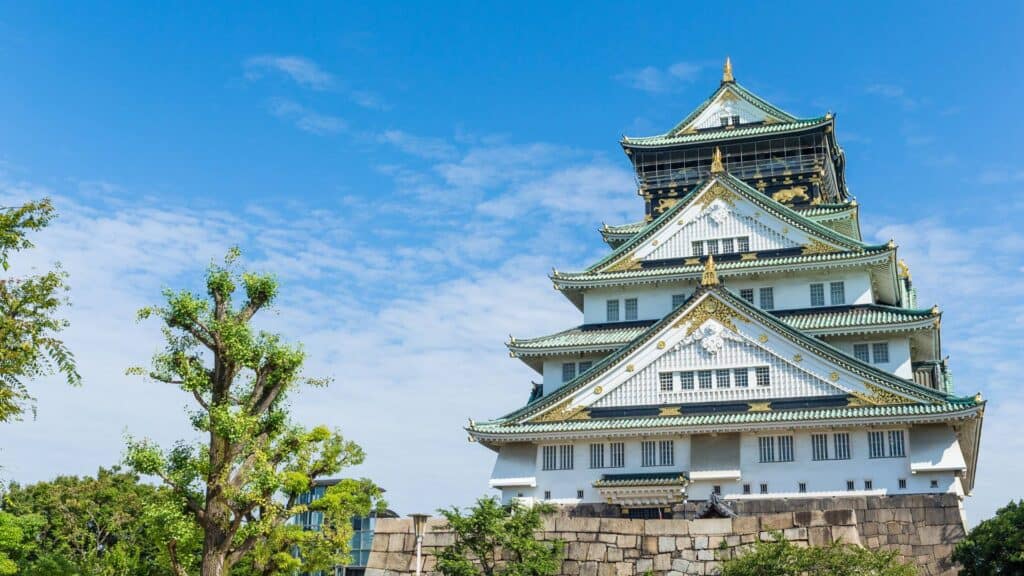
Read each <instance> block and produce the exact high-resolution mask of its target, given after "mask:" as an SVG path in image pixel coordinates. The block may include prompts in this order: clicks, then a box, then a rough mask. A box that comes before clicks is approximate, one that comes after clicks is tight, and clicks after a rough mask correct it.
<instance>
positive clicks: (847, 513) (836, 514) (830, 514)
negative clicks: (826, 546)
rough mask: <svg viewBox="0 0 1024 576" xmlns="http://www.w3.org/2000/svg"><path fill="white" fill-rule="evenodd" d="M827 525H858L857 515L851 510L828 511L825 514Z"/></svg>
mask: <svg viewBox="0 0 1024 576" xmlns="http://www.w3.org/2000/svg"><path fill="white" fill-rule="evenodd" d="M823 516H824V519H825V524H830V525H839V526H853V525H854V524H856V523H857V514H856V512H854V511H853V510H850V509H849V508H845V509H841V508H837V509H835V510H828V511H826V512H825V513H824V514H823Z"/></svg>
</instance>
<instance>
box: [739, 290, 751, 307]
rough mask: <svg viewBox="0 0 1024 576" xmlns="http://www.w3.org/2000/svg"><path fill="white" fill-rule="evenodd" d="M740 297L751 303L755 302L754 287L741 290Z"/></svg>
mask: <svg viewBox="0 0 1024 576" xmlns="http://www.w3.org/2000/svg"><path fill="white" fill-rule="evenodd" d="M740 298H743V299H744V300H746V301H747V302H750V303H751V304H753V303H754V289H753V288H742V289H741V290H740Z"/></svg>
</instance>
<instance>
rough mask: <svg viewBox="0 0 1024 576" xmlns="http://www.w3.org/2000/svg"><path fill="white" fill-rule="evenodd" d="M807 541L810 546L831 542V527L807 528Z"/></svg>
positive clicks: (826, 544)
mask: <svg viewBox="0 0 1024 576" xmlns="http://www.w3.org/2000/svg"><path fill="white" fill-rule="evenodd" d="M807 541H808V542H809V543H810V544H811V546H828V545H829V544H831V543H832V529H831V528H829V527H828V526H812V527H810V528H808V529H807Z"/></svg>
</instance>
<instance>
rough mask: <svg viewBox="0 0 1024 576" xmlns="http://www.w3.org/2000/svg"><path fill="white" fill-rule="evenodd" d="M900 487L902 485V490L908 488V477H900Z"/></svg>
mask: <svg viewBox="0 0 1024 576" xmlns="http://www.w3.org/2000/svg"><path fill="white" fill-rule="evenodd" d="M899 487H900V490H906V489H907V479H906V478H900V479H899Z"/></svg>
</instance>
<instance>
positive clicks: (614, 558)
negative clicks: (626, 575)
mask: <svg viewBox="0 0 1024 576" xmlns="http://www.w3.org/2000/svg"><path fill="white" fill-rule="evenodd" d="M622 560H623V556H622V548H612V547H611V546H609V547H608V561H609V562H621V561H622Z"/></svg>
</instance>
